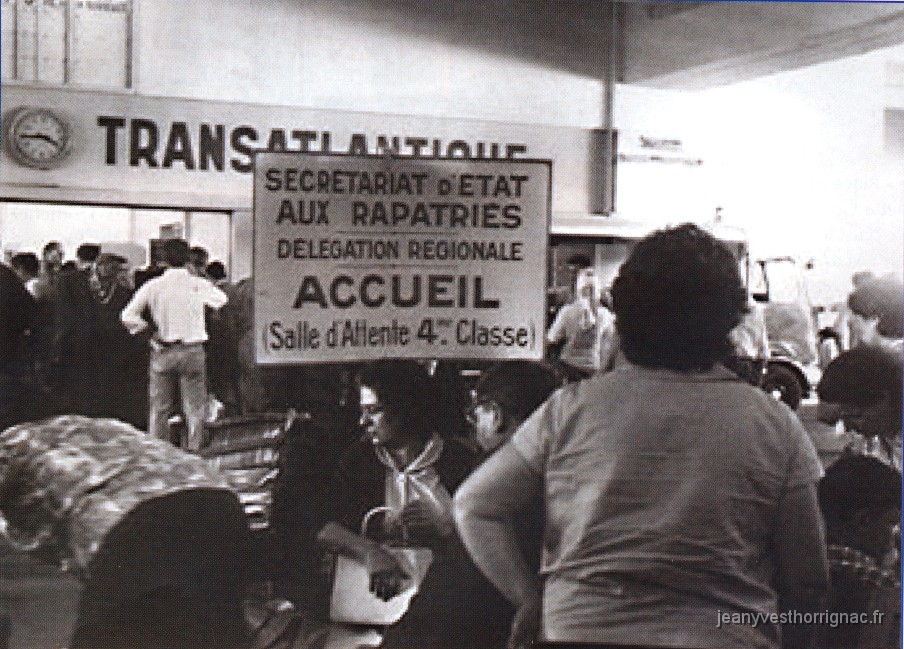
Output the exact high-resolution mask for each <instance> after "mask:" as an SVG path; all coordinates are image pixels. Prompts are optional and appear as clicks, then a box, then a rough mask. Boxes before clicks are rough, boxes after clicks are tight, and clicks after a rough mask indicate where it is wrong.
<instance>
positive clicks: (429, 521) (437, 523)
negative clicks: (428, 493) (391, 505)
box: [400, 500, 452, 539]
mask: <svg viewBox="0 0 904 649" xmlns="http://www.w3.org/2000/svg"><path fill="white" fill-rule="evenodd" d="M400 519H401V522H402V525H404V526H405V528H407V530H408V532H409V534H410V535H411V536H413V537H415V538H419V539H423V538H424V537H431V536H432V537H439V538H445V537H446V536H448V534H449V533H450V532H451V531H452V528H451V519H450V520H449V521H446V520H444V518H443V515H442V513H441V512H440V511H439V510H437V508H436V507H431V506H430V504H429V503H427V502H425V501H423V500H412V501H411V502H409V503H408V504H407V505H405V508H404V509H403V510H402V513H401V515H400Z"/></svg>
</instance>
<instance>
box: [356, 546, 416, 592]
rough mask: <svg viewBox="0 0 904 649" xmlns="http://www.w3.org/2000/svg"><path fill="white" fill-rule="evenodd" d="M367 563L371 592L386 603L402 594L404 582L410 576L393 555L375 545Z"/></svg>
mask: <svg viewBox="0 0 904 649" xmlns="http://www.w3.org/2000/svg"><path fill="white" fill-rule="evenodd" d="M366 563H367V572H368V573H370V592H372V593H373V594H374V595H376V596H377V597H379V598H380V599H382V600H383V601H384V602H387V601H389V600H391V599H392V598H393V597H395V596H396V595H398V594H399V593H400V592H402V582H404V581H405V580H406V579H408V578H409V576H408V574H407V573H406V572H405V571H404V570H402V567H401V566H400V565H399V562H398V561H397V560H396V558H395V557H394V556H393V555H392V554H390V553H389V552H387V551H386V550H385V549H384V548H383V547H382V546H379V545H376V544H375V545H374V546H373V547H371V548H370V549H369V550H368V552H367V555H366Z"/></svg>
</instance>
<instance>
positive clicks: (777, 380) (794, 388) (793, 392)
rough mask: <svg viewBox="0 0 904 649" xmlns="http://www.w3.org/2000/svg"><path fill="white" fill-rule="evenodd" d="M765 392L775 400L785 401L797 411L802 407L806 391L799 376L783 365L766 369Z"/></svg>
mask: <svg viewBox="0 0 904 649" xmlns="http://www.w3.org/2000/svg"><path fill="white" fill-rule="evenodd" d="M763 390H765V391H766V393H767V394H771V395H772V396H773V397H774V398H775V399H777V400H779V401H784V402H785V403H786V404H788V407H790V408H791V409H792V410H797V406H799V405H800V400H801V399H802V398H803V396H804V390H803V387H801V385H800V381H799V380H798V378H797V375H796V374H795V373H794V372H793V371H791V370H789V369H788V368H787V367H782V366H781V365H770V366H769V367H767V368H766V376H765V377H764V378H763Z"/></svg>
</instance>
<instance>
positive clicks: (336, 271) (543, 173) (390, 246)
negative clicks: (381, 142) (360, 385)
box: [254, 153, 552, 365]
mask: <svg viewBox="0 0 904 649" xmlns="http://www.w3.org/2000/svg"><path fill="white" fill-rule="evenodd" d="M551 164H552V163H551V162H549V161H548V160H547V161H536V160H517V161H513V160H463V159H458V160H449V159H444V160H439V159H423V158H421V159H418V158H399V157H389V156H386V157H357V156H343V155H330V154H305V153H259V154H257V156H256V159H255V169H254V277H255V304H254V317H255V331H256V339H257V343H256V355H257V362H258V363H259V364H263V365H276V364H292V363H305V362H333V361H360V360H371V359H377V358H460V359H465V358H474V359H535V360H536V359H541V358H542V357H543V351H544V333H545V319H544V318H545V312H546V305H545V300H546V267H547V266H546V263H547V262H546V258H547V242H548V232H549V221H550V194H551V192H550V177H551V173H550V172H551Z"/></svg>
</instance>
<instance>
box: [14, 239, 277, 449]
mask: <svg viewBox="0 0 904 649" xmlns="http://www.w3.org/2000/svg"><path fill="white" fill-rule="evenodd" d="M172 241H177V240H167V241H164V242H163V246H162V247H163V248H164V249H165V248H167V246H172V244H171V242H172ZM177 245H179V246H181V247H183V248H184V255H183V256H186V257H187V258H186V259H185V260H184V261H182V260H178V261H177V262H175V263H174V262H173V261H168V260H166V259H165V257H166V254H165V253H163V254H161V256H160V259H155V260H154V263H153V264H151V265H150V266H148V267H146V268H138V269H131V268H130V265H129V261H128V260H127V259H126V258H125V257H123V256H121V255H119V254H115V253H111V252H104V251H102V250H101V247H100V246H99V245H97V244H92V243H85V244H82V245H80V246H78V248H77V250H76V255H75V257H76V258H75V260H72V261H65V262H64V251H63V248H62V246H61V244H59V243H58V242H55V241H51V242H49V243H47V244H46V245H45V246H44V247H43V249H42V252H41V257H40V259H39V258H38V256H37V255H36V254H35V253H32V252H20V253H16V254H14V255H13V256H12V258H11V259H10V263H9V265H5V264H4V265H3V266H2V268H3V271H2V272H3V277H4V288H5V295H6V297H5V299H9V300H13V301H11V302H10V308H9V309H8V310H6V312H7V313H9V316H6V315H5V316H4V322H5V326H6V327H7V328H8V331H7V332H6V335H5V336H4V346H5V349H4V350H3V353H4V359H3V360H4V363H3V367H2V371H0V376H2V380H3V381H4V385H5V386H6V387H5V388H4V398H3V402H2V404H0V415H2V416H0V418H2V419H4V420H5V421H8V422H12V421H15V420H16V419H19V420H22V419H27V418H29V416H28V414H29V413H32V414H33V413H42V414H62V413H72V414H82V415H86V416H91V417H113V418H116V419H120V420H122V421H126V422H129V423H131V424H133V425H134V426H136V427H138V428H140V429H147V427H148V419H149V414H150V415H151V416H154V413H155V412H157V413H159V412H160V408H158V409H157V410H156V411H154V410H151V409H150V408H149V401H148V395H149V376H152V374H149V371H148V370H149V365H150V363H151V357H152V352H153V351H154V350H153V345H152V344H151V340H152V339H154V340H156V341H158V342H159V341H160V336H159V333H158V332H159V328H160V327H159V323H157V322H155V321H154V315H153V314H151V313H148V312H144V313H142V312H139V313H132V317H131V319H130V320H129V325H127V324H126V323H125V322H124V321H123V319H122V314H123V311H124V310H125V309H126V307H127V306H128V305H129V304H130V301H131V300H132V298H133V296H134V295H135V294H136V292H137V291H141V290H142V287H144V286H145V285H146V284H148V283H150V282H152V281H153V280H156V279H158V278H160V277H162V276H163V275H164V274H165V271H166V270H167V269H168V268H174V267H180V268H184V270H185V272H187V273H190V274H191V275H192V276H193V277H196V278H199V279H200V280H203V281H204V283H205V285H207V284H209V285H211V286H216V287H217V290H219V291H221V292H223V294H224V295H226V294H228V296H229V298H224V299H223V300H222V302H218V303H217V306H224V305H227V304H228V306H224V308H223V309H214V308H210V309H207V310H205V311H204V312H203V313H202V317H203V319H204V322H203V325H204V329H205V333H204V338H205V339H204V341H203V342H204V343H205V346H206V348H207V354H206V360H205V365H206V372H205V375H206V381H209V383H207V382H206V383H205V386H204V395H202V396H201V397H198V398H195V399H193V400H192V403H197V402H198V401H199V399H200V400H203V401H204V404H203V407H204V408H205V412H206V408H207V407H208V406H209V404H208V403H207V402H208V395H210V396H213V397H215V398H216V399H217V402H218V403H219V404H221V405H220V406H219V408H220V410H221V411H223V410H225V409H227V408H228V409H229V411H230V413H231V414H238V413H242V412H250V411H252V409H253V408H254V407H255V399H257V401H260V399H259V397H256V396H255V395H256V391H258V392H259V387H258V386H257V383H256V382H259V381H258V379H257V376H258V375H257V371H256V368H254V361H253V354H252V353H251V352H250V351H249V350H246V349H245V348H246V347H250V329H251V326H252V325H251V322H252V318H253V316H252V313H251V304H252V301H251V300H252V295H251V287H250V280H249V279H245V280H242V281H239V282H236V283H230V282H229V281H228V280H227V279H226V272H225V267H224V265H223V263H222V262H220V261H212V262H211V261H209V259H208V258H209V255H208V253H207V251H206V250H205V249H204V248H203V247H201V246H194V247H191V248H189V247H188V245H187V244H186V243H185V242H184V241H182V242H181V243H180V244H177ZM145 290H146V289H145ZM13 296H15V298H14V297H13ZM212 306H213V305H212V304H211V307H212ZM144 308H149V307H148V305H147V304H145V305H144ZM177 317H178V319H179V320H180V321H184V322H190V318H189V317H188V316H186V315H184V314H182V313H180V314H179V315H178V316H177ZM145 320H146V321H147V322H149V323H151V326H150V327H148V328H145V327H141V326H140V322H141V321H145ZM128 326H131V327H132V328H133V329H132V331H130V330H129V328H128ZM140 330H143V331H140ZM134 334H138V335H134ZM155 334H157V335H156V338H155ZM243 338H244V340H243ZM185 387H186V388H188V389H189V390H190V389H191V386H190V385H186V386H185ZM158 392H159V391H158ZM180 410H181V409H180V408H176V407H175V404H167V412H168V414H167V415H166V416H165V417H163V424H165V423H166V421H167V419H168V418H169V416H171V415H176V414H177V413H179V412H180ZM192 412H193V413H194V412H196V410H193V411H192ZM31 418H33V417H31ZM160 419H161V417H160V416H159V415H158V416H157V419H156V420H155V422H154V425H155V426H156V427H157V430H159V428H160V427H161V422H160ZM192 421H194V420H192ZM161 436H162V433H161Z"/></svg>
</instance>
